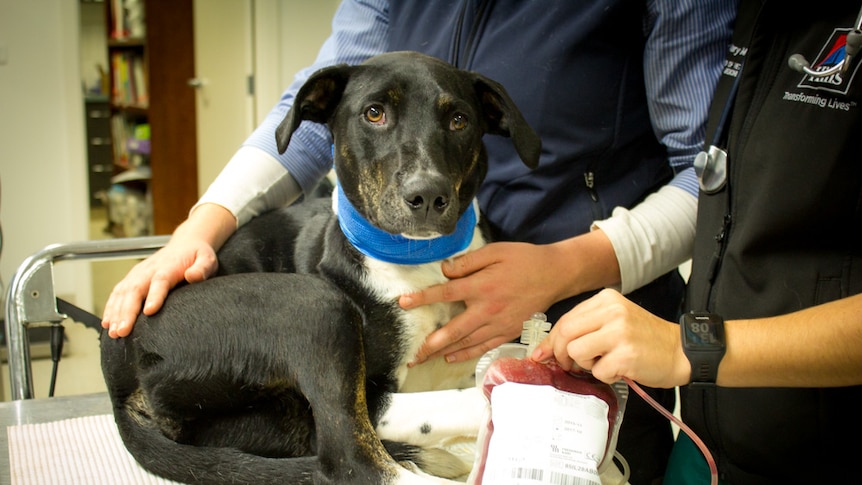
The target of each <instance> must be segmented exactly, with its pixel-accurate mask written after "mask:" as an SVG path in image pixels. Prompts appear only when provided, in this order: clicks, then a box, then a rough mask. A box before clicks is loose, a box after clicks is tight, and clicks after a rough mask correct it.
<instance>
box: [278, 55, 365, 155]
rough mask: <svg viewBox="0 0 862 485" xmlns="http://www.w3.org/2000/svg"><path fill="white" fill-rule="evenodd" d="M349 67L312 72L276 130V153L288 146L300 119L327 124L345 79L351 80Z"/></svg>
mask: <svg viewBox="0 0 862 485" xmlns="http://www.w3.org/2000/svg"><path fill="white" fill-rule="evenodd" d="M352 70H353V67H352V66H348V65H347V64H339V65H337V66H332V67H324V68H323V69H321V70H319V71H317V72H315V73H314V74H312V75H311V77H310V78H308V80H307V81H306V82H305V84H303V85H302V87H301V88H300V89H299V92H298V93H296V99H294V100H293V106H291V108H290V111H288V113H287V116H285V117H284V119H283V120H282V121H281V123H280V124H279V125H278V128H276V130H275V141H276V143H277V144H278V153H284V151H285V150H287V145H288V144H290V137H291V136H293V132H294V131H296V129H297V128H299V125H300V123H302V121H303V120H309V121H314V122H315V123H326V122H327V121H328V120H329V117H330V116H331V115H332V113H333V112H334V111H335V108H336V106H338V103H339V101H341V95H342V93H344V87H345V86H347V80H348V79H350V72H351V71H352Z"/></svg>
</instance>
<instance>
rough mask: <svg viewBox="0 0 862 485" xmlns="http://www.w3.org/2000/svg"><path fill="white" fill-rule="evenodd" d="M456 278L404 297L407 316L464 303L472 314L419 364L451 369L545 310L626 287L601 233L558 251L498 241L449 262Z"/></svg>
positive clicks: (435, 338) (436, 341)
mask: <svg viewBox="0 0 862 485" xmlns="http://www.w3.org/2000/svg"><path fill="white" fill-rule="evenodd" d="M443 274H444V275H446V277H448V278H451V281H448V282H446V283H444V284H441V285H435V286H431V287H429V288H426V289H425V290H423V291H419V292H416V293H411V294H407V295H402V296H401V298H400V299H399V304H400V305H401V307H402V308H404V309H405V310H409V309H411V308H416V307H418V306H421V305H428V304H432V303H438V302H452V301H463V302H464V303H465V304H466V306H467V309H466V310H465V311H464V312H463V313H461V314H459V315H458V316H456V317H455V318H453V319H452V320H450V321H449V323H447V324H446V325H445V326H443V328H441V329H439V330H437V331H435V332H433V333H432V334H431V335H429V336H428V338H426V339H425V344H424V345H423V346H422V348H420V349H419V352H418V353H417V355H416V357H415V359H414V362H413V363H414V364H419V363H422V362H424V361H426V360H428V359H430V358H433V357H437V356H440V355H444V356H446V360H447V361H449V362H460V361H464V360H469V359H472V358H475V357H479V356H481V355H482V354H484V353H485V352H487V351H488V350H491V349H493V348H495V347H497V346H499V345H501V344H503V343H506V342H509V341H511V340H513V339H515V338H517V337H518V336H520V334H521V329H522V324H523V322H524V321H525V320H527V319H528V318H529V317H530V315H532V314H533V313H535V312H537V311H545V310H546V309H547V308H548V307H550V306H551V305H553V304H554V303H556V302H557V301H560V300H563V299H565V298H568V297H570V296H574V295H577V294H580V293H582V292H585V291H589V290H594V289H596V288H601V287H604V286H610V285H614V284H617V283H619V278H620V271H619V264H618V262H617V259H616V254H615V253H614V250H613V246H612V245H611V242H610V240H609V239H608V238H607V236H606V235H605V234H604V232H603V231H602V230H600V229H597V230H594V231H591V232H589V233H586V234H582V235H580V236H576V237H573V238H570V239H566V240H563V241H559V242H556V243H553V244H542V245H537V244H528V243H511V242H496V243H491V244H488V245H487V246H485V247H483V248H481V249H479V250H477V251H473V252H471V253H467V254H465V255H463V256H460V257H458V258H455V259H454V260H452V261H447V262H444V263H443Z"/></svg>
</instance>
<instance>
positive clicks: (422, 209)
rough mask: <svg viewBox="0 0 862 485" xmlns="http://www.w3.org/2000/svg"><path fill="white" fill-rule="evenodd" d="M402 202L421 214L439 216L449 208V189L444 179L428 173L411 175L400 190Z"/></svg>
mask: <svg viewBox="0 0 862 485" xmlns="http://www.w3.org/2000/svg"><path fill="white" fill-rule="evenodd" d="M401 194H402V196H403V197H404V202H405V203H406V204H407V207H409V208H410V209H411V210H413V211H416V212H419V213H421V214H430V213H437V214H441V213H443V211H445V210H446V208H447V207H449V200H450V199H451V197H452V195H451V194H452V193H451V188H450V186H449V183H448V181H447V180H446V178H445V177H443V176H442V175H439V174H431V173H428V172H422V173H415V174H413V175H411V176H410V177H409V178H408V179H407V180H406V181H405V182H404V185H403V186H402V188H401Z"/></svg>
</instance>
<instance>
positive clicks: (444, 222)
mask: <svg viewBox="0 0 862 485" xmlns="http://www.w3.org/2000/svg"><path fill="white" fill-rule="evenodd" d="M441 95H442V96H443V97H444V99H443V101H445V102H438V101H440V99H441V98H440V96H441ZM372 104H373V105H376V106H380V107H381V108H383V109H385V111H386V114H387V115H388V116H389V118H388V119H387V123H388V124H384V125H383V126H379V125H373V124H370V123H368V122H367V121H366V119H365V118H363V115H364V113H365V111H366V110H367V108H368V106H370V105H372ZM458 114H463V115H466V116H467V120H468V126H466V127H465V128H463V129H459V130H452V129H450V128H451V127H452V126H453V125H452V124H451V121H450V120H451V119H452V117H453V116H456V115H458ZM302 120H310V121H314V122H319V123H327V124H328V125H329V128H330V130H331V131H332V133H333V136H334V140H335V145H336V157H335V158H336V159H335V164H336V169H337V172H338V174H339V180H340V182H341V186H342V190H344V193H345V195H346V196H347V197H348V199H350V200H351V202H352V203H353V204H354V205H355V206H356V208H357V210H359V211H360V212H361V213H362V214H363V215H365V216H366V218H367V219H369V220H370V221H372V222H373V223H375V224H376V225H378V226H379V227H381V228H383V229H385V230H388V231H390V232H393V233H416V234H428V233H435V232H436V233H440V234H446V233H448V232H451V231H452V228H453V227H454V221H456V220H457V218H458V217H459V216H460V214H461V213H463V211H464V210H465V209H466V208H467V207H468V204H469V203H470V201H471V200H472V199H473V197H474V196H475V193H476V189H477V188H478V186H479V184H480V183H481V179H482V177H484V174H485V170H486V169H487V160H486V155H485V152H484V146H483V145H482V142H481V138H482V135H483V134H484V133H496V134H504V135H511V136H512V137H513V141H514V143H515V145H516V147H517V148H518V152H519V153H520V154H521V155H522V156H523V157H524V160H525V163H527V164H528V165H530V166H535V165H536V164H537V163H538V156H539V151H540V143H539V140H538V138H537V137H536V135H535V134H534V133H533V132H532V130H531V129H530V128H529V127H528V126H527V125H526V123H525V122H524V120H523V119H522V118H521V115H520V113H519V112H518V111H517V109H516V108H515V107H514V105H513V104H512V102H511V100H510V99H509V98H508V96H507V95H506V93H505V91H504V90H503V89H502V87H500V86H499V85H496V83H493V82H492V81H490V80H487V79H485V78H483V77H481V76H479V75H477V74H473V73H467V72H464V71H459V70H456V69H454V68H452V67H451V66H449V65H447V64H445V63H443V62H441V61H438V60H436V59H431V58H428V57H426V56H422V55H419V54H415V53H392V54H386V55H382V56H378V57H376V58H372V59H371V60H370V61H368V62H367V63H365V64H363V65H360V66H353V67H349V66H336V67H332V68H328V69H324V70H322V71H319V72H318V73H316V74H315V75H314V76H312V78H311V79H309V81H308V82H307V83H306V84H305V86H304V87H303V88H302V90H301V91H300V93H299V94H298V96H297V101H296V105H295V107H294V109H292V110H291V112H290V113H288V115H287V117H286V118H285V121H284V123H283V124H282V125H281V126H280V127H279V130H278V136H277V138H278V144H279V147H280V149H281V150H284V149H285V148H286V147H287V144H288V143H289V141H290V137H291V135H292V134H293V131H294V130H295V129H296V128H297V127H298V126H299V123H300V122H301V121H302ZM457 126H460V125H457ZM415 140H420V141H421V142H423V143H426V144H425V145H424V148H423V150H416V148H417V146H416V144H415V142H414V141H415ZM428 147H432V149H430V152H431V153H428V152H429V148H428ZM420 152H421V153H424V154H425V155H420ZM423 157H424V158H423ZM417 173H420V174H425V175H428V177H426V178H428V179H435V178H438V179H443V180H445V181H446V183H445V184H439V183H437V184H436V185H435V186H434V187H431V188H429V187H426V186H422V187H419V188H418V190H419V191H420V192H421V193H422V194H428V193H433V194H435V197H436V196H440V197H442V196H444V195H445V197H447V201H446V204H440V205H441V207H436V208H432V207H427V206H426V207H425V208H424V209H427V210H425V213H419V212H422V211H417V210H416V205H417V204H416V201H415V199H414V200H412V201H411V200H410V199H409V198H408V197H409V196H412V195H408V194H406V193H405V191H404V190H403V188H404V185H405V181H406V180H415V179H416V174H417ZM436 176H439V177H436ZM419 178H420V179H421V178H422V177H419ZM371 189H373V190H371ZM430 190H433V191H435V192H429V191H430ZM442 192H445V194H443V195H440V193H442ZM369 194H374V196H370V195H369ZM411 202H413V203H412V204H411ZM420 205H421V204H420ZM443 205H445V207H442V206H443ZM450 212H451V213H450ZM432 213H433V214H432ZM364 258H365V256H363V255H362V254H361V253H360V252H359V251H357V250H356V249H355V248H354V247H352V246H351V245H350V244H349V243H348V242H347V240H346V238H345V237H344V235H343V233H342V232H341V230H340V228H339V226H338V222H337V219H336V217H335V215H334V214H333V212H332V210H331V201H330V200H328V199H314V200H309V201H307V202H304V203H302V204H296V205H294V206H292V207H289V208H284V209H279V210H276V211H272V212H270V213H267V214H264V215H261V216H259V217H257V218H255V219H254V220H253V221H251V222H250V223H248V224H246V225H245V226H243V227H242V228H241V229H239V230H238V231H237V232H236V233H235V234H234V236H233V237H232V238H230V239H229V240H228V241H227V243H226V244H225V246H224V247H223V248H222V249H221V250H220V251H219V275H218V277H214V278H212V279H210V280H208V281H205V282H202V283H197V284H194V285H186V286H182V287H179V288H177V289H175V290H174V291H172V292H171V294H170V295H169V297H168V299H167V300H166V302H165V305H164V307H163V309H162V310H161V311H159V312H158V313H157V314H156V315H154V316H152V317H147V316H143V315H142V316H140V317H139V318H138V321H137V323H136V325H135V327H134V331H133V333H132V334H131V335H130V336H129V337H127V338H124V339H117V340H113V339H111V338H109V337H107V335H106V334H105V335H103V337H102V368H103V372H104V375H105V379H106V381H107V384H108V391H109V393H110V396H111V399H112V401H113V406H114V415H115V418H116V421H117V424H118V427H119V431H120V435H121V437H122V438H123V441H124V443H125V445H126V447H127V448H128V449H129V451H130V452H131V453H132V455H133V456H134V457H135V459H136V460H137V461H138V462H139V463H140V464H141V465H142V466H144V468H146V469H148V470H150V471H152V472H153V473H156V474H158V475H161V476H164V477H166V478H169V479H172V480H176V481H181V482H187V483H200V484H214V483H254V484H261V483H312V482H313V483H349V484H355V483H390V482H391V481H392V480H393V479H394V475H395V473H396V471H397V467H396V464H395V462H401V463H407V462H410V463H415V464H418V465H419V466H420V467H422V466H423V465H426V464H427V463H423V459H425V458H423V452H422V450H420V449H417V448H415V447H413V446H410V445H408V444H403V443H384V444H383V445H384V446H385V449H384V447H383V446H381V442H380V441H379V440H378V438H377V436H376V434H375V432H374V426H375V424H376V423H377V421H378V419H379V418H380V416H381V415H382V412H383V411H384V410H385V407H386V406H387V404H388V402H389V400H388V395H389V393H392V392H396V391H397V390H398V389H397V387H398V382H397V379H396V375H395V370H396V368H397V367H398V366H399V365H403V363H404V362H406V361H407V360H409V359H410V358H412V356H407V355H405V349H404V347H403V339H404V336H403V334H402V325H403V323H402V320H401V315H402V313H403V312H402V311H401V310H400V309H399V308H398V306H397V303H396V302H394V301H382V300H381V299H380V298H379V297H377V296H376V295H375V294H374V293H373V292H372V290H371V289H370V288H368V287H367V286H366V284H365V283H364V282H365V281H366V277H367V275H365V274H364V272H365V271H366V269H365V267H364V266H363V260H364ZM366 350H368V351H367V352H366ZM390 457H394V459H395V461H393V460H392V459H391V458H390Z"/></svg>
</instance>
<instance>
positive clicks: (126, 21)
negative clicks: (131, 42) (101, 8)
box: [109, 0, 147, 40]
mask: <svg viewBox="0 0 862 485" xmlns="http://www.w3.org/2000/svg"><path fill="white" fill-rule="evenodd" d="M109 1H110V2H111V18H110V22H111V29H110V35H111V38H112V39H115V40H128V39H141V38H144V37H145V36H146V32H147V23H146V19H145V18H144V0H109Z"/></svg>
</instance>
